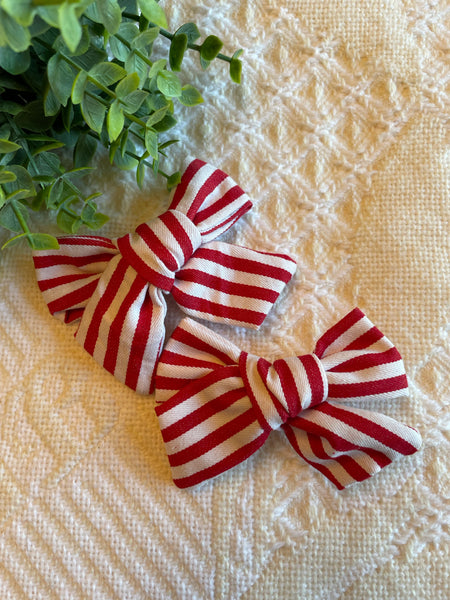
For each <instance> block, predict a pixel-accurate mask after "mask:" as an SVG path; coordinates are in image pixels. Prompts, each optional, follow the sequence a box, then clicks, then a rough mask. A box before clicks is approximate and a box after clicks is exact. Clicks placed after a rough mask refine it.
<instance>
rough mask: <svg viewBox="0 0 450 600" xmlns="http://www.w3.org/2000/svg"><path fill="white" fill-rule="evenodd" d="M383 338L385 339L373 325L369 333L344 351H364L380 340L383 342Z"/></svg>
mask: <svg viewBox="0 0 450 600" xmlns="http://www.w3.org/2000/svg"><path fill="white" fill-rule="evenodd" d="M382 337H384V335H383V334H382V333H381V331H380V330H379V329H377V328H376V327H375V325H373V326H372V327H371V328H370V329H369V331H366V333H363V335H361V336H360V337H359V338H357V339H356V340H354V341H353V342H352V343H351V344H349V345H348V346H346V347H345V348H344V350H364V349H365V348H369V347H370V346H372V344H375V343H376V342H378V340H381V338H382Z"/></svg>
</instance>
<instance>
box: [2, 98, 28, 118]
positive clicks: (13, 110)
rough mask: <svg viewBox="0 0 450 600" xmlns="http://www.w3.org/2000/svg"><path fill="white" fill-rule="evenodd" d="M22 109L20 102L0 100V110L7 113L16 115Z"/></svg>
mask: <svg viewBox="0 0 450 600" xmlns="http://www.w3.org/2000/svg"><path fill="white" fill-rule="evenodd" d="M22 109H23V106H22V105H21V104H17V102H13V101H12V100H0V112H3V113H7V114H8V115H17V114H18V113H20V111H21V110H22Z"/></svg>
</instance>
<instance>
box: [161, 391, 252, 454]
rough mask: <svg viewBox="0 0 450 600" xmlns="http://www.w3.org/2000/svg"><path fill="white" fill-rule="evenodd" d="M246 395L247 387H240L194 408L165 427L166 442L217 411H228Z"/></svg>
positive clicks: (163, 431) (164, 438)
mask: <svg viewBox="0 0 450 600" xmlns="http://www.w3.org/2000/svg"><path fill="white" fill-rule="evenodd" d="M246 395H247V392H246V391H245V388H243V387H240V388H237V389H232V390H228V391H227V392H225V393H223V394H221V395H220V396H217V397H216V398H213V399H212V400H210V401H209V402H207V403H206V404H203V405H202V406H200V407H199V408H197V409H196V410H193V411H192V412H191V413H189V414H188V415H186V416H185V417H183V418H181V419H179V420H178V421H177V422H176V423H173V424H172V425H169V426H168V427H165V428H164V429H163V430H162V431H161V433H162V436H163V440H164V442H165V443H167V442H171V441H172V440H174V439H175V438H177V437H179V436H180V435H183V434H185V433H186V432H187V431H189V430H191V429H192V428H193V427H196V426H197V425H199V424H200V423H203V422H204V421H206V420H207V419H209V418H211V417H212V416H214V415H216V414H217V413H220V412H222V411H226V410H227V409H228V408H229V407H230V406H232V405H233V404H234V403H235V402H237V401H239V400H241V399H242V398H244V397H245V396H246Z"/></svg>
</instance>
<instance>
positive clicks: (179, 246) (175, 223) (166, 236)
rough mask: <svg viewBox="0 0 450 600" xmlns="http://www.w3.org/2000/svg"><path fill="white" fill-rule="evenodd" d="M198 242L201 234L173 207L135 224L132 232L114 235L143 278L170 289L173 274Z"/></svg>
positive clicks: (130, 262)
mask: <svg viewBox="0 0 450 600" xmlns="http://www.w3.org/2000/svg"><path fill="white" fill-rule="evenodd" d="M201 243H202V237H201V234H200V232H199V230H198V229H197V227H196V226H195V225H194V224H193V223H192V221H191V220H190V219H189V218H188V217H187V216H186V215H184V214H183V213H181V212H179V211H177V210H168V211H167V212H165V213H164V214H162V215H160V216H159V217H156V219H153V220H152V221H149V222H148V223H142V224H141V225H139V227H137V229H136V232H135V233H129V234H127V235H125V236H123V237H121V238H118V240H117V247H118V248H119V250H120V252H121V254H122V256H123V257H124V259H125V260H126V261H127V262H128V264H129V265H131V266H132V267H133V269H134V270H135V271H136V272H137V273H139V275H140V276H141V277H142V278H143V279H144V280H146V281H148V282H149V283H151V284H153V285H154V286H156V287H158V288H160V289H162V290H164V291H166V292H170V290H171V289H172V287H173V284H174V282H175V274H176V273H177V271H178V270H179V269H180V268H181V267H183V266H184V265H185V263H186V262H187V261H188V260H189V259H190V258H191V256H192V255H193V254H194V252H195V250H197V248H199V247H200V245H201Z"/></svg>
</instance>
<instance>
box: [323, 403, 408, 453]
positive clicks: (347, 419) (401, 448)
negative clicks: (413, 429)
mask: <svg viewBox="0 0 450 600" xmlns="http://www.w3.org/2000/svg"><path fill="white" fill-rule="evenodd" d="M316 410H319V411H320V412H322V413H324V414H326V415H329V416H331V417H334V418H335V419H339V421H342V422H343V423H345V424H346V425H349V426H350V427H353V428H354V429H357V430H358V431H361V432H362V433H365V434H366V435H368V436H370V437H372V438H374V439H375V440H377V441H378V442H380V443H382V444H384V445H385V446H389V448H392V449H393V450H395V451H396V452H400V453H401V454H404V455H408V454H414V452H416V450H417V448H416V447H415V446H413V445H412V444H410V443H409V442H408V441H406V440H404V439H403V438H401V437H400V436H398V435H397V434H395V433H394V432H392V431H390V430H389V429H386V427H383V426H382V425H378V424H377V423H374V422H373V421H371V420H370V419H366V418H365V417H362V416H361V415H357V414H355V413H352V412H349V411H347V410H344V409H343V408H340V407H339V408H338V407H337V406H334V405H332V404H330V403H328V402H325V403H324V404H321V405H320V406H318V407H317V409H316Z"/></svg>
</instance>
